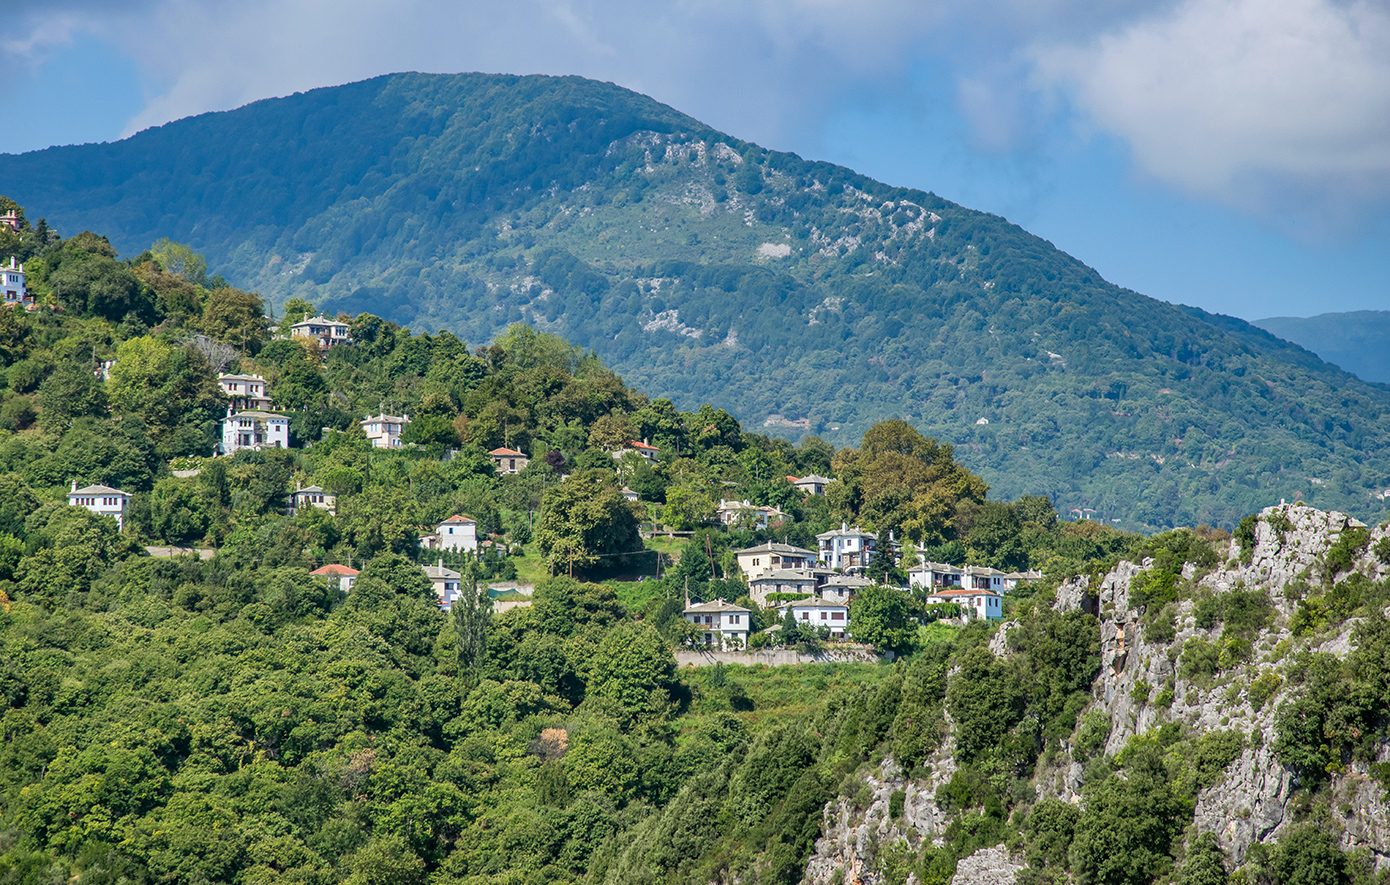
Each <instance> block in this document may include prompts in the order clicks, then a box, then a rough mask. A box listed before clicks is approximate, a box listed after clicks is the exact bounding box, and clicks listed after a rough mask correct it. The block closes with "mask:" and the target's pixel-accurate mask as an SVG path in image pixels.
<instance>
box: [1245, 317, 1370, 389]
mask: <svg viewBox="0 0 1390 885" xmlns="http://www.w3.org/2000/svg"><path fill="white" fill-rule="evenodd" d="M1255 325H1257V326H1259V327H1260V328H1261V329H1264V330H1266V331H1268V332H1273V333H1274V334H1275V335H1278V336H1279V337H1280V338H1285V339H1288V340H1289V341H1295V342H1297V343H1298V344H1301V345H1302V346H1304V347H1306V348H1308V349H1309V350H1311V351H1313V353H1316V354H1317V355H1318V356H1320V357H1322V358H1323V359H1325V360H1327V361H1328V362H1329V363H1332V364H1333V365H1336V366H1340V367H1342V368H1343V369H1346V370H1347V371H1348V372H1351V373H1352V374H1354V375H1356V376H1357V377H1359V378H1364V379H1365V380H1367V381H1379V382H1381V383H1382V384H1386V383H1390V347H1388V346H1387V344H1390V310H1353V311H1348V312H1346V313H1320V314H1318V315H1317V316H1311V317H1269V318H1268V319H1263V320H1255Z"/></svg>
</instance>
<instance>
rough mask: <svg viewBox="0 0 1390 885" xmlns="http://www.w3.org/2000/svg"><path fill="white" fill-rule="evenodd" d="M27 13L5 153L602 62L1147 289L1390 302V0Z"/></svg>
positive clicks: (1282, 300) (1249, 304) (1226, 301)
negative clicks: (419, 84)
mask: <svg viewBox="0 0 1390 885" xmlns="http://www.w3.org/2000/svg"><path fill="white" fill-rule="evenodd" d="M0 26H3V27H0V34H4V35H5V36H4V37H3V38H0V56H3V61H4V63H5V69H6V70H7V71H8V72H12V75H13V79H11V80H10V81H9V83H8V84H7V85H8V86H9V88H8V89H6V90H5V92H4V94H3V96H0V110H3V112H4V114H5V119H6V120H8V121H10V125H8V126H6V127H4V128H3V130H0V151H5V152H18V151H26V150H34V149H39V148H42V147H46V146H48V145H52V144H68V143H75V142H87V141H109V140H114V139H116V138H120V137H123V136H125V135H129V134H131V133H132V132H135V131H138V130H139V129H142V128H145V127H147V126H151V125H158V124H160V123H163V122H167V121H169V120H172V119H176V118H179V117H183V116H188V115H190V114H196V113H201V112H204V111H211V110H223V109H228V108H232V107H237V106H239V105H242V104H245V103H246V102H249V101H253V100H255V99H258V98H265V97H269V96H274V95H284V94H288V93H290V92H294V91H297V90H303V89H307V88H313V87H317V86H328V85H334V84H338V83H343V82H348V81H351V80H357V79H362V78H364V77H369V76H373V75H376V74H381V73H387V72H390V71H400V70H422V71H469V70H482V71H504V72H510V73H533V72H539V73H551V74H568V73H574V74H581V75H584V76H590V77H596V78H598V79H604V80H611V81H613V82H616V83H619V84H620V85H624V86H627V87H630V88H633V89H636V90H638V91H641V92H645V93H647V94H649V95H652V96H654V97H656V98H658V99H660V100H662V101H665V102H667V103H669V104H671V105H673V106H675V107H677V108H679V109H680V110H682V111H685V112H686V113H689V114H691V115H692V116H695V117H698V118H700V119H702V120H704V121H705V122H708V123H710V124H711V125H714V126H716V127H718V128H720V129H723V130H725V131H727V132H730V133H731V134H734V135H737V136H739V137H741V138H746V139H749V140H752V141H756V142H758V143H760V144H764V145H766V146H768V147H773V148H778V149H781V150H791V151H795V152H797V153H799V154H801V155H802V156H805V157H810V158H817V159H826V160H831V161H834V162H838V163H843V164H845V165H847V166H851V167H853V168H855V169H857V170H859V171H861V172H864V173H866V174H868V175H871V176H873V177H875V178H879V179H882V180H884V181H888V182H890V183H893V184H897V185H906V186H913V187H920V188H923V189H927V190H932V191H935V192H936V193H938V194H940V195H941V196H944V197H946V198H948V199H951V200H955V201H957V202H959V203H962V204H964V205H966V206H970V207H972V208H977V209H983V210H986V211H990V212H994V213H997V214H999V215H1002V216H1004V217H1006V218H1008V219H1009V220H1011V221H1013V222H1016V223H1018V224H1020V225H1022V226H1023V227H1025V228H1027V229H1028V230H1030V231H1032V232H1034V233H1036V234H1038V235H1039V236H1042V237H1045V238H1047V239H1049V240H1051V241H1052V242H1053V243H1055V244H1056V245H1057V246H1059V247H1060V248H1062V249H1064V250H1066V251H1067V252H1069V253H1071V254H1073V255H1075V256H1076V257H1078V258H1080V259H1081V260H1083V261H1085V262H1086V263H1088V264H1090V265H1092V266H1094V267H1096V268H1097V269H1098V270H1099V271H1100V272H1101V273H1102V274H1103V275H1104V276H1105V277H1106V278H1108V279H1110V280H1112V281H1113V282H1116V283H1118V284H1120V285H1123V286H1127V287H1129V288H1132V289H1135V290H1136V291H1139V292H1142V293H1144V294H1146V295H1152V296H1154V297H1157V298H1162V299H1165V300H1168V301H1175V302H1180V303H1185V304H1194V305H1197V306H1200V307H1203V308H1205V309H1208V310H1212V311H1218V312H1221V313H1229V314H1233V315H1236V316H1241V317H1245V318H1247V319H1257V318H1260V317H1265V316H1277V315H1291V316H1309V315H1312V314H1317V313H1323V312H1326V311H1333V310H1358V309H1368V308H1370V309H1390V8H1387V4H1386V2H1385V0H1181V2H1172V0H1161V2H1160V0H1111V2H1108V3H1104V4H1100V3H1095V2H1094V0H1030V2H1024V0H936V2H933V3H924V2H921V0H912V2H908V0H672V2H662V0H647V2H640V3H639V2H636V0H608V2H597V0H590V2H584V0H511V2H507V3H498V2H478V0H395V2H392V3H386V2H383V0H337V2H333V3H330V2H328V0H273V2H272V0H238V2H231V0H126V2H123V3H120V4H111V3H109V2H96V0H47V2H45V3H43V4H34V3H21V4H17V5H12V4H6V5H5V6H4V7H3V10H0ZM32 208H33V209H34V210H35V211H38V212H41V211H42V208H41V207H32Z"/></svg>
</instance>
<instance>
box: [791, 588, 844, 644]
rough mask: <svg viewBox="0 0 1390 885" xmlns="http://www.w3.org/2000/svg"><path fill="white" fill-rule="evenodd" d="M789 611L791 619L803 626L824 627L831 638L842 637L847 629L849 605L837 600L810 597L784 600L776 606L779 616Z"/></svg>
mask: <svg viewBox="0 0 1390 885" xmlns="http://www.w3.org/2000/svg"><path fill="white" fill-rule="evenodd" d="M787 612H791V616H792V619H793V620H795V621H796V623H797V624H798V625H800V626H803V627H807V626H809V627H815V628H816V629H818V630H819V629H820V628H821V627H824V628H826V629H827V630H829V631H830V638H831V639H844V638H845V637H846V636H847V635H848V631H849V606H848V605H846V604H844V603H839V602H829V601H827V600H824V599H819V598H815V597H813V598H811V599H803V600H799V601H794V602H784V603H782V604H781V605H779V606H777V614H778V616H779V617H781V618H785V617H786V616H787Z"/></svg>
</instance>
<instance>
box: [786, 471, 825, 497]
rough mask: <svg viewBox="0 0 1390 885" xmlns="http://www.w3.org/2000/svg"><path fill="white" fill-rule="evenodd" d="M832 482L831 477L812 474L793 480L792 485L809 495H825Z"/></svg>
mask: <svg viewBox="0 0 1390 885" xmlns="http://www.w3.org/2000/svg"><path fill="white" fill-rule="evenodd" d="M831 482H832V480H831V479H830V478H829V477H826V476H817V475H816V474H814V473H812V474H811V475H809V476H803V477H801V479H793V480H792V485H794V486H796V487H797V488H798V489H800V490H801V491H803V492H805V493H806V494H808V495H824V494H825V487H826V486H827V485H829V484H830V483H831Z"/></svg>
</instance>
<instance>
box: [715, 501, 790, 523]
mask: <svg viewBox="0 0 1390 885" xmlns="http://www.w3.org/2000/svg"><path fill="white" fill-rule="evenodd" d="M715 512H716V513H717V514H718V516H719V522H720V523H721V524H723V525H742V524H747V525H751V526H752V527H753V528H755V529H765V528H767V527H768V525H769V524H770V523H774V522H781V521H782V520H784V519H786V516H787V514H785V513H783V512H782V511H780V510H778V509H777V508H776V507H759V506H758V505H756V504H753V503H752V502H749V501H720V502H719V507H717V508H716V510H715Z"/></svg>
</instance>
